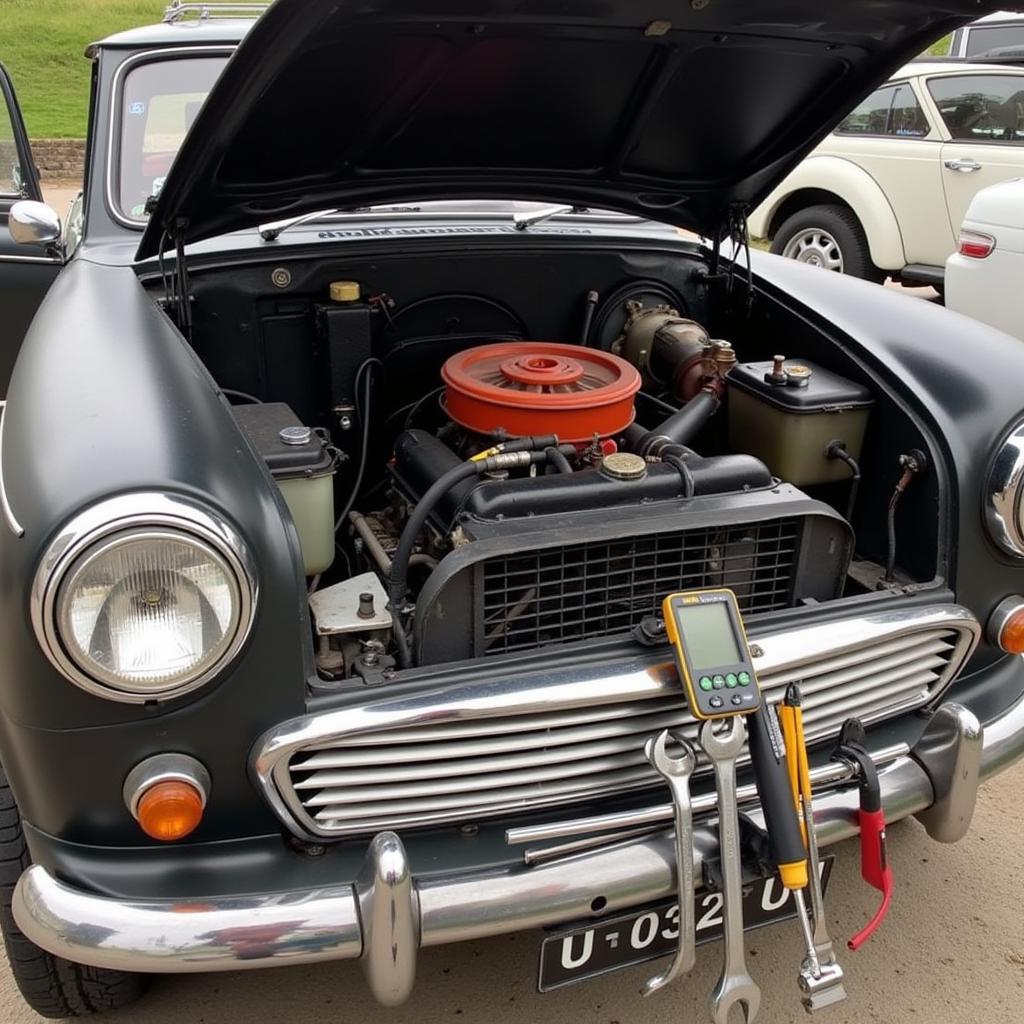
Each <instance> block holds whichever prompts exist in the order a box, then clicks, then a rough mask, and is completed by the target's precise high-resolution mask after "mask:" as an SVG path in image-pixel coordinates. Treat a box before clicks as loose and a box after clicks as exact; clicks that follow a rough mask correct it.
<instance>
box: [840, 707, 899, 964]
mask: <svg viewBox="0 0 1024 1024" xmlns="http://www.w3.org/2000/svg"><path fill="white" fill-rule="evenodd" d="M854 723H855V724H854ZM848 727H852V728H848ZM855 731H859V732H860V733H861V734H863V728H862V727H861V726H860V723H859V722H856V720H853V721H852V722H847V723H846V724H845V725H844V726H843V733H842V739H841V741H840V744H839V746H838V748H837V749H836V756H837V757H841V758H843V759H844V760H847V761H852V762H853V763H854V764H856V765H857V767H858V768H859V769H860V808H859V809H858V811H857V820H858V823H859V825H860V873H861V877H862V878H863V879H864V881H865V882H867V883H868V885H870V886H872V887H874V888H875V889H878V890H879V892H881V894H882V902H881V904H880V905H879V907H878V909H877V910H876V911H875V914H874V916H873V917H872V918H871V920H870V921H868V923H867V924H866V925H865V926H864V927H863V928H861V930H860V931H859V932H857V934H856V935H854V936H853V938H852V939H850V941H849V942H847V946H849V948H850V949H852V950H856V949H860V947H861V946H863V945H864V943H865V942H867V941H868V939H870V938H871V936H872V935H874V934H875V932H876V931H877V929H878V926H879V925H880V924H881V923H882V921H884V920H885V915H886V914H888V913H889V906H890V905H891V903H892V888H893V879H892V868H891V867H890V865H889V861H888V858H887V857H886V855H885V814H884V813H883V811H882V788H881V786H880V785H879V782H878V769H877V768H876V767H875V762H874V761H873V760H872V759H871V755H870V754H869V753H868V752H867V750H865V749H864V747H863V746H862V745H861V744H860V743H858V742H856V741H854V740H852V739H850V738H847V737H848V735H849V733H851V732H855Z"/></svg>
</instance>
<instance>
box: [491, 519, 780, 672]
mask: <svg viewBox="0 0 1024 1024" xmlns="http://www.w3.org/2000/svg"><path fill="white" fill-rule="evenodd" d="M611 514H614V512H613V513H611ZM799 537H800V520H798V519H776V520H770V521H767V522H758V523H744V524H740V525H736V526H730V527H727V528H722V527H715V528H711V529H706V530H689V531H686V532H677V533H662V534H654V535H651V536H647V537H624V538H621V539H617V540H611V541H605V542H601V543H593V542H591V543H586V544H568V545H565V546H564V547H557V548H547V549H540V550H533V551H525V552H516V553H515V554H513V555H508V556H507V557H504V558H490V559H488V560H487V561H486V562H485V563H484V566H483V570H482V571H483V620H484V621H483V627H484V631H483V636H484V641H483V647H484V649H483V653H485V654H505V653H508V652H511V651H520V650H530V649H534V648H537V647H540V646H543V645H544V644H552V643H564V642H567V641H571V640H586V639H590V638H593V637H601V636H608V635H611V634H615V633H623V632H628V631H629V630H630V629H631V628H632V627H633V626H634V625H635V624H636V623H637V622H639V621H640V619H642V618H643V617H644V616H645V615H653V614H656V613H657V612H658V611H659V609H660V607H661V601H662V599H663V598H664V596H665V595H666V594H670V593H672V592H673V591H676V590H692V589H697V588H699V587H730V588H731V589H732V590H734V591H735V593H736V597H737V599H738V600H739V603H740V607H741V608H742V609H743V611H744V612H745V613H747V614H750V613H752V612H765V611H772V610H774V609H777V608H785V607H787V606H788V605H789V604H790V603H791V595H792V590H793V575H794V568H795V565H796V552H797V548H798V544H799Z"/></svg>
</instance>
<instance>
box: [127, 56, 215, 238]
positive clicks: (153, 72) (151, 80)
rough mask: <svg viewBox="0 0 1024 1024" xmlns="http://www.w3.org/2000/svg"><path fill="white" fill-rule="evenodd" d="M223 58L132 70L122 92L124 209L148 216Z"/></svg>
mask: <svg viewBox="0 0 1024 1024" xmlns="http://www.w3.org/2000/svg"><path fill="white" fill-rule="evenodd" d="M225 60H226V58H224V57H201V58H196V57H189V58H185V59H178V60H162V61H151V62H149V63H146V64H140V65H139V66H138V67H136V68H135V69H134V70H132V71H130V72H129V73H128V77H127V78H126V79H125V83H124V89H123V90H122V93H121V151H120V160H119V168H118V186H119V187H118V189H117V192H116V194H117V196H118V200H119V206H120V210H121V213H123V214H125V215H126V216H128V217H131V218H132V219H133V220H144V219H145V216H146V211H145V206H146V200H147V199H148V198H149V197H150V196H151V195H154V194H156V193H158V192H159V191H160V188H161V187H162V185H163V181H164V178H166V176H167V172H168V171H169V170H170V168H171V164H172V163H173V162H174V157H175V156H176V155H177V152H178V149H179V148H180V147H181V143H182V141H183V140H184V138H185V134H186V132H187V131H188V130H189V128H191V127H192V122H193V121H194V120H195V119H196V115H197V114H198V113H199V108H200V107H201V106H202V105H203V102H204V101H205V99H206V96H207V94H208V93H209V91H210V89H211V87H212V86H213V83H214V82H215V81H216V79H217V76H218V75H219V74H220V72H221V69H222V68H223V67H224V63H225Z"/></svg>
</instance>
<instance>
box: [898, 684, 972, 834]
mask: <svg viewBox="0 0 1024 1024" xmlns="http://www.w3.org/2000/svg"><path fill="white" fill-rule="evenodd" d="M984 738H985V729H984V726H983V725H982V724H981V722H979V721H978V717H977V715H975V714H974V712H973V711H969V710H968V709H967V708H965V707H964V706H963V705H962V704H956V703H953V702H949V703H946V704H943V705H941V707H939V708H938V710H937V711H936V712H935V714H934V715H933V716H932V719H931V721H930V722H929V723H928V728H927V729H925V731H924V735H923V736H922V737H921V739H920V740H918V742H917V744H916V745H915V746H914V748H913V750H911V752H910V753H911V756H912V757H914V758H915V759H916V760H917V761H919V762H920V764H921V766H922V767H923V768H924V770H925V771H926V772H927V773H928V778H929V779H931V783H932V788H933V789H934V791H935V800H934V802H933V803H932V805H931V807H929V808H927V809H926V810H924V811H921V812H920V813H919V814H917V815H916V817H917V820H918V821H920V822H921V824H922V825H924V827H925V829H926V830H927V832H928V835H930V836H931V837H932V839H935V840H936V841H938V842H940V843H955V842H957V841H958V840H960V839H963V837H964V836H965V835H966V834H967V830H968V829H969V828H970V827H971V818H972V817H973V815H974V805H975V803H976V801H977V798H978V784H979V782H980V780H981V753H982V747H983V745H984Z"/></svg>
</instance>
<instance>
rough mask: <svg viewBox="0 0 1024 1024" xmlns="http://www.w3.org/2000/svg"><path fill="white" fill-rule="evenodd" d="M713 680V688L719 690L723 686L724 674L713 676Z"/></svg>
mask: <svg viewBox="0 0 1024 1024" xmlns="http://www.w3.org/2000/svg"><path fill="white" fill-rule="evenodd" d="M714 682H715V689H716V690H720V689H721V688H722V687H723V686H725V676H715V680H714Z"/></svg>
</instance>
